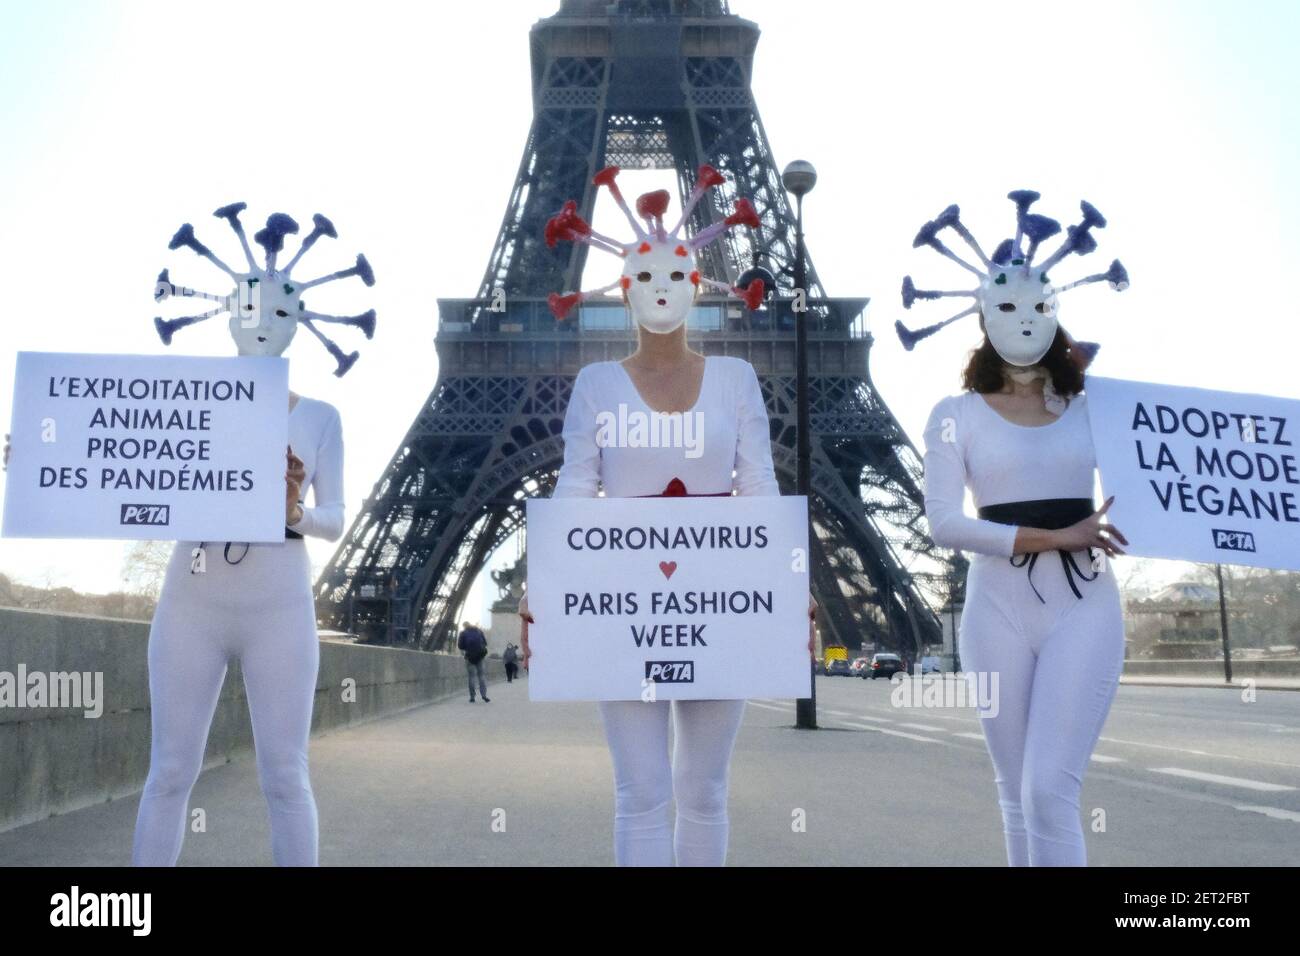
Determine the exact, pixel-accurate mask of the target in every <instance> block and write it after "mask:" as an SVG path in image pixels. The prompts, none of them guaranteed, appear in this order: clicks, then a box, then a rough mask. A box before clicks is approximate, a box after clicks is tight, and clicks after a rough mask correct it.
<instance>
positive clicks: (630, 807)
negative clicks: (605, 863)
mask: <svg viewBox="0 0 1300 956" xmlns="http://www.w3.org/2000/svg"><path fill="white" fill-rule="evenodd" d="M671 706H672V714H673V724H674V728H675V734H674V737H675V739H674V743H673V756H672V759H671V760H670V759H669V756H668V712H669V702H668V701H663V700H661V701H655V702H653V703H646V702H644V701H639V700H614V701H601V703H600V716H601V720H602V722H603V723H604V725H605V738H606V739H607V740H608V741H609V752H610V756H611V758H612V759H613V762H614V862H615V863H616V864H618V865H619V866H672V865H673V858H674V855H675V856H676V861H677V865H678V866H722V865H723V864H724V863H725V862H726V861H727V772H728V769H729V767H730V764H731V750H732V747H733V746H734V745H735V743H736V733H737V731H739V730H740V722H741V719H742V718H743V717H744V716H745V702H744V701H743V700H678V701H673V702H672V704H671ZM674 797H676V800H677V827H676V834H675V835H674V832H673V829H672V826H671V824H670V822H669V819H668V817H669V804H670V803H672V801H673V798H674Z"/></svg>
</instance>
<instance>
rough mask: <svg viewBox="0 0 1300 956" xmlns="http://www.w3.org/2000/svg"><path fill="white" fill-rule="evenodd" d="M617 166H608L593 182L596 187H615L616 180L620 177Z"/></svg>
mask: <svg viewBox="0 0 1300 956" xmlns="http://www.w3.org/2000/svg"><path fill="white" fill-rule="evenodd" d="M618 172H619V170H618V167H617V166H606V167H605V168H604V169H602V170H601V171H600V172H598V173H597V174H596V175H595V177H594V178H593V179H592V180H591V182H592V185H594V186H613V185H614V180H615V179H616V178H617V177H618Z"/></svg>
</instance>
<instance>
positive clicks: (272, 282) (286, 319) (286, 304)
mask: <svg viewBox="0 0 1300 956" xmlns="http://www.w3.org/2000/svg"><path fill="white" fill-rule="evenodd" d="M286 289H288V290H289V291H285V290H286ZM300 298H301V296H300V293H299V292H298V285H297V283H295V282H284V281H280V280H276V279H268V280H266V281H259V279H258V278H257V277H256V276H245V277H244V278H243V279H242V280H241V281H240V283H239V287H238V290H237V292H236V297H235V303H234V305H235V307H234V308H233V309H231V311H230V322H229V323H228V325H229V328H230V337H231V338H232V339H234V340H235V349H236V350H237V351H238V353H239V354H240V355H283V354H284V352H285V350H286V349H287V348H288V347H289V343H290V342H292V341H293V337H294V335H295V334H296V333H297V331H298V312H299V308H300V305H299V299H300Z"/></svg>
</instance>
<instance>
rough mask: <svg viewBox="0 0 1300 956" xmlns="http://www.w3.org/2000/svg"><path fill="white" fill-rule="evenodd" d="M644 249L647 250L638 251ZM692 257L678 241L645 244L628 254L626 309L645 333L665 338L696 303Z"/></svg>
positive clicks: (625, 275) (625, 282)
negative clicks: (647, 247) (627, 308)
mask: <svg viewBox="0 0 1300 956" xmlns="http://www.w3.org/2000/svg"><path fill="white" fill-rule="evenodd" d="M646 246H649V250H648V251H646V252H642V251H640V250H641V249H644V248H645V247H646ZM698 280H699V274H698V273H697V272H696V271H695V257H694V256H692V255H691V254H690V251H689V250H688V249H687V248H686V246H685V245H683V244H681V243H679V242H672V243H665V242H654V241H648V242H646V243H643V244H642V245H641V246H640V247H639V248H637V249H634V250H633V251H631V252H629V253H628V256H627V259H626V261H625V262H624V265H623V281H622V285H623V288H624V289H625V290H626V291H627V302H628V307H629V308H630V309H631V310H632V318H634V319H636V322H637V324H638V325H640V326H641V327H642V328H643V329H645V330H646V331H647V332H654V333H655V334H656V335H666V334H667V333H669V332H674V331H676V330H677V329H678V327H680V326H681V324H682V323H683V322H685V321H686V316H687V313H689V312H690V310H691V306H692V304H694V302H695V289H696V283H697V282H698Z"/></svg>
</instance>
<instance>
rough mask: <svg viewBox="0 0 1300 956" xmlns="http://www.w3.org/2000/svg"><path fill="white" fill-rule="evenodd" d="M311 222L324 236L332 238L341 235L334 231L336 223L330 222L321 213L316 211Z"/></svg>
mask: <svg viewBox="0 0 1300 956" xmlns="http://www.w3.org/2000/svg"><path fill="white" fill-rule="evenodd" d="M311 222H312V225H313V226H315V227H316V231H317V232H319V233H320V234H321V235H322V236H329V237H330V238H331V239H337V238H338V237H339V234H338V233H337V232H335V231H334V223H332V222H330V221H329V220H328V219H326V218H325V217H324V216H322V215H321V214H320V213H316V215H314V216H312V217H311Z"/></svg>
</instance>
